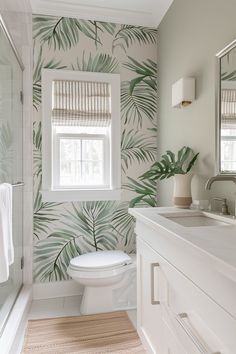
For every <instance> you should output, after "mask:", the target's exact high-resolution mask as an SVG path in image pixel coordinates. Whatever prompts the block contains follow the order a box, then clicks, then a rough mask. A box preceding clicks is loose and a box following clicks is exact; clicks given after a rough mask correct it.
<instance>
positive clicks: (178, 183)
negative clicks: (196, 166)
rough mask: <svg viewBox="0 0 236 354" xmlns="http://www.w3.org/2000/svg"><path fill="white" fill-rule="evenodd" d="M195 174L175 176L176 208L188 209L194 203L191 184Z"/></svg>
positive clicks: (174, 199)
mask: <svg viewBox="0 0 236 354" xmlns="http://www.w3.org/2000/svg"><path fill="white" fill-rule="evenodd" d="M192 177H193V174H191V173H187V174H185V175H181V174H179V175H175V176H174V196H173V202H174V206H176V207H178V208H183V209H188V208H189V207H190V205H191V203H192V193H191V182H192Z"/></svg>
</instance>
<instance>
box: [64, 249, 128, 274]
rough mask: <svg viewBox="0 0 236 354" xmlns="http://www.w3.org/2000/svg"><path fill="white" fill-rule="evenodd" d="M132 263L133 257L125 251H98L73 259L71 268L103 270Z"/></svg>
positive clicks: (82, 270)
mask: <svg viewBox="0 0 236 354" xmlns="http://www.w3.org/2000/svg"><path fill="white" fill-rule="evenodd" d="M131 263H132V258H131V257H130V256H129V255H127V254H126V253H124V252H123V251H98V252H91V253H86V254H83V255H81V256H77V257H75V258H73V259H71V261H70V265H69V268H70V269H71V270H75V271H79V272H103V271H108V270H109V271H110V270H115V269H118V268H122V267H124V266H126V265H128V264H131Z"/></svg>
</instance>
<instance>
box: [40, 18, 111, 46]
mask: <svg viewBox="0 0 236 354" xmlns="http://www.w3.org/2000/svg"><path fill="white" fill-rule="evenodd" d="M114 30H115V24H106V23H103V22H98V21H85V20H78V19H76V18H69V17H54V16H37V17H34V19H33V31H34V39H39V40H40V41H41V42H46V43H47V44H48V46H49V48H53V49H54V50H56V49H58V50H60V49H63V50H67V49H70V48H71V47H73V46H75V45H76V44H77V43H78V42H79V40H80V35H81V34H83V35H84V36H86V37H87V38H88V39H90V40H92V41H94V43H95V45H96V46H97V45H98V44H100V45H102V42H101V39H100V33H103V32H108V33H109V34H113V33H114Z"/></svg>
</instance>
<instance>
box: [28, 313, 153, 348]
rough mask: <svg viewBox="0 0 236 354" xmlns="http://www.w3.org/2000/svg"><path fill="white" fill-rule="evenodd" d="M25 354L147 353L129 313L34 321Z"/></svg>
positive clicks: (29, 325) (30, 325)
mask: <svg viewBox="0 0 236 354" xmlns="http://www.w3.org/2000/svg"><path fill="white" fill-rule="evenodd" d="M22 353H24V354H28V353H30V354H31V353H34V354H62V353H63V354H70V353H73V354H76V353H79V354H85V353H86V354H105V353H116V354H145V353H146V352H145V350H144V348H143V347H142V344H141V341H140V339H139V337H138V334H137V332H136V330H135V328H134V327H133V325H132V323H131V322H130V320H129V318H128V316H127V314H126V312H124V311H120V312H112V313H105V314H98V315H89V316H78V317H77V316H76V317H59V318H50V319H43V320H30V321H29V322H28V327H27V330H26V334H25V343H24V348H23V352H22Z"/></svg>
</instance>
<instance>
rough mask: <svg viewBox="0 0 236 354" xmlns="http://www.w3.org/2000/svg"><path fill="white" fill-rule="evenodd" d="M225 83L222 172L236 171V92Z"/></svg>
mask: <svg viewBox="0 0 236 354" xmlns="http://www.w3.org/2000/svg"><path fill="white" fill-rule="evenodd" d="M234 85H235V84H234V82H230V83H229V82H226V83H225V82H223V83H222V90H221V152H220V153H221V171H223V172H228V173H231V172H233V171H235V170H236V90H235V88H234Z"/></svg>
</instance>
